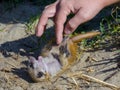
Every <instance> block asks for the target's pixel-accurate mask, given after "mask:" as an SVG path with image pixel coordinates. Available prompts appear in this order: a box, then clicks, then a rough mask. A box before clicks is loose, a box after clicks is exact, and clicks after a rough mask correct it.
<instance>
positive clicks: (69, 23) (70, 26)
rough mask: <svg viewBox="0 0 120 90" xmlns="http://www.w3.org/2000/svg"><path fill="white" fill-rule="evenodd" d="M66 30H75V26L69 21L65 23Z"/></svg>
mask: <svg viewBox="0 0 120 90" xmlns="http://www.w3.org/2000/svg"><path fill="white" fill-rule="evenodd" d="M67 28H68V29H69V30H70V31H74V30H75V28H76V25H75V24H74V23H72V22H71V21H69V22H68V23H67Z"/></svg>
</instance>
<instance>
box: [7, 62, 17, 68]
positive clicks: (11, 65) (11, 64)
mask: <svg viewBox="0 0 120 90" xmlns="http://www.w3.org/2000/svg"><path fill="white" fill-rule="evenodd" d="M5 62H6V63H7V64H9V65H11V66H12V67H15V68H18V67H17V66H16V65H14V64H12V63H10V62H8V61H5Z"/></svg>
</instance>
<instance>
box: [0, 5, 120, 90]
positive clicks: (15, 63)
mask: <svg viewBox="0 0 120 90" xmlns="http://www.w3.org/2000/svg"><path fill="white" fill-rule="evenodd" d="M42 10H43V7H38V6H33V5H30V4H23V5H19V6H18V7H17V8H14V9H12V10H10V11H4V9H3V7H2V5H0V12H1V13H0V90H111V89H110V88H109V87H105V86H104V85H101V84H99V83H96V82H88V81H86V80H84V79H81V78H68V77H67V72H66V73H65V74H63V75H62V76H61V77H60V78H59V79H58V81H56V82H55V83H48V82H46V83H42V82H40V83H34V82H33V81H32V80H31V78H30V77H29V75H28V73H27V62H28V58H27V56H28V53H29V52H30V50H31V48H35V47H36V45H37V43H36V42H37V38H36V37H35V36H34V35H28V34H27V33H26V25H25V24H26V22H27V21H28V20H29V18H30V17H31V16H33V15H35V14H37V13H40V12H41V11H42ZM95 20H96V19H94V20H93V21H92V25H93V26H92V27H95V26H96V22H98V21H95ZM98 23H99V22H98ZM94 24H95V25H94ZM50 26H52V23H51V21H50V22H49V26H48V27H50ZM97 28H98V27H97ZM93 29H96V27H95V28H93ZM117 49H120V47H112V46H111V47H106V48H103V49H100V50H96V51H90V52H85V53H84V54H83V55H82V57H81V60H80V62H79V63H77V64H76V65H74V66H72V68H71V69H70V70H69V71H68V73H69V72H72V73H73V74H74V73H75V72H80V71H81V72H83V73H84V74H85V75H89V76H91V77H94V78H97V79H99V80H102V81H105V82H107V83H110V84H112V85H116V86H118V87H120V53H119V52H118V51H116V50H117ZM35 54H39V52H38V51H37V52H36V53H35ZM88 54H89V55H90V57H91V58H93V60H90V59H87V58H86V57H87V55H88Z"/></svg>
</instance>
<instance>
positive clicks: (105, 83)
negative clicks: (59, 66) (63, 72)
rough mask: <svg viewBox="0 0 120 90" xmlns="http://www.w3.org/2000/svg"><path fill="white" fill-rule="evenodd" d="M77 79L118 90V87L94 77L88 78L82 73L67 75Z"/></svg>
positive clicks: (119, 89)
mask: <svg viewBox="0 0 120 90" xmlns="http://www.w3.org/2000/svg"><path fill="white" fill-rule="evenodd" d="M73 76H74V77H79V78H82V79H83V80H86V81H89V82H96V83H98V84H101V85H103V86H106V87H109V88H111V89H113V90H120V87H117V86H116V85H113V84H110V83H107V82H104V81H102V80H99V79H96V78H94V77H91V76H88V75H86V74H83V73H82V72H74V73H69V74H68V77H73Z"/></svg>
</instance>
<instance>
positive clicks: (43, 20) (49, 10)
mask: <svg viewBox="0 0 120 90" xmlns="http://www.w3.org/2000/svg"><path fill="white" fill-rule="evenodd" d="M55 12H56V6H55V5H54V4H53V5H50V6H47V7H46V8H45V10H44V11H43V13H42V15H41V17H40V19H39V22H38V24H37V27H36V36H41V35H42V34H43V32H44V30H45V27H46V24H47V21H48V18H50V17H53V16H54V15H55Z"/></svg>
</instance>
